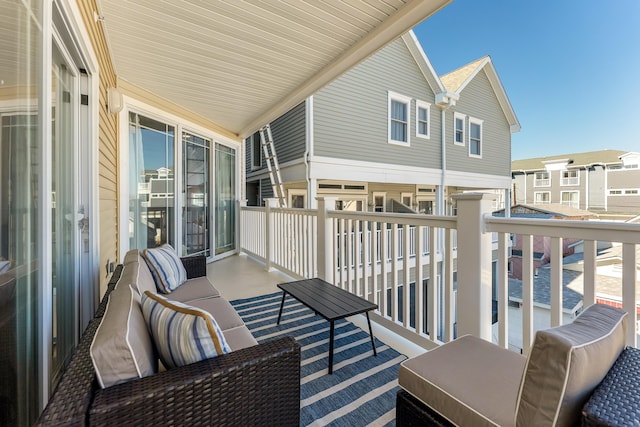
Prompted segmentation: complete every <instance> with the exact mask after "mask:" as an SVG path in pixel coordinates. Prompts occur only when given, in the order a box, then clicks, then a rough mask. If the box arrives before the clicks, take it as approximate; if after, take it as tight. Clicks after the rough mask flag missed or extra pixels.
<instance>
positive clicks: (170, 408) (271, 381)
mask: <svg viewBox="0 0 640 427" xmlns="http://www.w3.org/2000/svg"><path fill="white" fill-rule="evenodd" d="M182 262H183V264H184V266H185V269H186V271H187V278H188V280H187V282H186V284H185V285H183V286H184V289H182V290H181V293H178V292H177V291H176V295H174V296H175V297H176V300H177V299H182V301H181V302H185V301H186V302H188V303H192V304H194V305H200V306H202V307H204V308H205V309H207V308H208V309H209V310H213V309H215V310H222V311H226V312H227V313H225V314H224V316H227V317H228V318H230V319H231V320H234V319H235V318H238V319H239V316H237V314H236V313H235V312H231V311H233V309H232V308H231V305H230V304H229V303H228V302H227V301H226V300H224V299H223V297H222V296H220V294H219V292H218V291H217V290H216V289H215V288H214V287H213V285H212V284H210V282H208V280H206V260H205V258H204V257H190V258H183V259H182ZM145 268H147V267H146V265H145V263H144V261H141V257H140V254H138V253H137V251H130V252H129V253H127V255H126V256H125V260H124V263H123V264H122V265H119V266H118V267H117V268H116V271H115V273H114V274H113V276H112V278H111V280H110V282H109V285H108V289H107V292H106V294H105V296H104V298H103V299H102V302H101V303H100V305H99V307H98V309H97V310H96V314H95V318H94V319H93V320H91V321H90V322H89V325H88V326H87V327H86V329H85V331H84V333H83V335H82V337H81V339H80V342H79V344H78V346H77V347H76V350H75V352H74V354H73V356H72V358H71V361H70V363H69V365H68V367H67V368H66V371H65V372H64V374H63V376H62V378H61V380H60V382H59V383H58V386H57V388H56V390H55V391H54V392H53V395H52V396H51V398H50V399H49V402H48V404H47V407H46V408H45V410H44V412H43V413H42V414H41V416H40V419H39V420H38V423H37V425H42V426H45V425H46V426H52V425H78V426H80V425H107V424H108V425H118V424H120V425H221V426H222V425H234V426H236V425H274V426H275V425H277V426H285V425H291V426H293V425H296V426H297V425H299V420H300V346H299V344H297V342H296V341H295V340H294V339H293V338H290V337H285V338H280V339H275V340H272V341H269V342H265V343H262V344H257V343H256V341H255V339H253V337H252V336H251V334H250V333H249V332H248V329H247V328H246V326H244V325H243V324H242V325H238V324H237V321H235V323H234V324H232V325H231V326H229V327H228V328H227V329H226V330H223V333H224V335H225V339H227V341H228V343H229V345H230V347H231V350H232V351H231V352H230V353H228V354H224V355H221V356H218V357H214V358H211V359H207V360H203V361H200V362H196V363H192V364H189V365H186V366H182V367H178V368H173V369H170V370H162V369H160V370H159V371H157V372H153V373H152V374H150V375H147V376H144V377H143V378H134V379H129V380H121V381H119V383H117V384H115V385H111V386H108V387H106V388H102V387H101V386H100V385H101V384H102V381H103V379H104V378H106V377H107V376H108V375H109V373H105V372H104V371H103V372H102V376H101V377H100V381H99V380H98V378H97V375H96V368H94V362H95V360H94V361H92V357H94V359H95V358H96V357H97V356H96V354H95V348H92V344H93V345H94V346H95V343H94V342H95V341H98V340H99V339H97V338H96V335H97V334H96V331H98V334H99V333H100V331H99V329H104V327H103V328H100V325H101V324H102V323H103V321H104V323H108V322H109V320H105V318H107V319H109V316H110V315H111V317H113V313H114V312H117V310H116V309H117V307H116V303H118V302H119V301H120V298H121V296H119V295H120V294H123V293H124V292H125V291H127V292H130V291H129V290H128V289H127V288H133V286H130V285H133V283H132V282H135V281H144V280H148V277H150V275H148V274H147V271H145ZM138 285H139V286H140V283H138ZM146 285H148V283H147V284H146ZM181 288H182V286H181ZM214 299H215V300H214ZM109 301H111V302H109ZM108 302H109V304H108ZM229 310H231V311H229ZM212 314H213V313H212ZM214 317H215V316H214ZM216 320H218V319H217V318H216ZM224 323H225V321H224V320H223V321H222V323H221V329H225V328H224ZM227 323H229V322H227ZM126 329H129V325H128V323H127V326H126ZM147 332H148V331H147ZM247 334H248V335H247ZM143 338H144V337H143ZM145 340H146V338H145V339H136V340H135V341H136V343H132V345H134V346H135V345H139V344H140V343H139V342H138V341H141V342H143V343H144V342H146V341H145ZM131 341H133V340H131ZM107 362H108V361H107ZM114 362H117V361H114Z"/></svg>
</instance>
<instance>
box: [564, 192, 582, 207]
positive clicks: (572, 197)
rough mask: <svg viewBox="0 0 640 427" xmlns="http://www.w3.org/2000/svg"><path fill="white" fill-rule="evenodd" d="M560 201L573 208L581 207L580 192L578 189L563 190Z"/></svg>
mask: <svg viewBox="0 0 640 427" xmlns="http://www.w3.org/2000/svg"><path fill="white" fill-rule="evenodd" d="M560 203H562V204H563V205H567V206H571V207H573V208H579V207H580V193H579V192H578V191H562V192H561V193H560Z"/></svg>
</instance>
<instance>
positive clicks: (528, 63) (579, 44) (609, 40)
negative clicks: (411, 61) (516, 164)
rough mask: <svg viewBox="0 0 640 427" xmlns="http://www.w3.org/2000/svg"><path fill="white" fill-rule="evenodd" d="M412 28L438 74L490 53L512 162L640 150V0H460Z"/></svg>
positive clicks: (455, 0)
mask: <svg viewBox="0 0 640 427" xmlns="http://www.w3.org/2000/svg"><path fill="white" fill-rule="evenodd" d="M414 31H415V33H416V36H417V37H418V39H419V40H420V43H421V44H422V47H423V48H424V50H425V52H426V54H427V56H428V57H429V59H430V60H431V63H432V65H433V67H434V68H435V70H436V73H438V74H439V75H442V74H446V73H448V72H449V71H452V70H454V69H456V68H458V67H460V66H462V65H464V64H467V63H469V62H471V61H473V60H475V59H478V58H480V57H482V56H485V55H490V56H491V59H492V61H493V64H494V66H495V68H496V70H497V72H498V75H499V76H500V79H501V80H502V84H503V85H504V87H505V89H506V91H507V95H508V96H509V99H510V100H511V104H512V105H513V108H514V110H515V112H516V114H517V116H518V119H519V120H520V124H521V125H522V130H521V131H520V133H516V134H514V135H513V138H512V158H513V159H514V160H517V159H523V158H528V157H540V156H549V155H556V154H565V153H574V152H583V151H593V150H601V149H606V148H611V149H620V150H628V151H632V150H633V151H640V132H638V130H639V128H640V107H639V105H640V104H639V103H640V1H639V0H613V1H608V2H594V1H591V0H588V1H586V2H585V1H577V0H557V1H551V0H548V1H538V2H529V1H519V0H515V1H514V0H454V1H453V2H452V3H451V4H449V5H448V6H446V7H445V8H444V9H443V10H441V11H440V12H438V13H437V14H436V15H434V16H432V17H431V18H429V19H427V20H426V21H425V22H423V23H422V24H420V25H418V26H417V27H416V28H415V29H414Z"/></svg>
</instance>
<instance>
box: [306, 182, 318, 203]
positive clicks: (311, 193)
mask: <svg viewBox="0 0 640 427" xmlns="http://www.w3.org/2000/svg"><path fill="white" fill-rule="evenodd" d="M317 189H318V180H317V179H315V178H311V179H309V183H308V184H307V208H308V209H317V208H318V202H317V200H318V198H317V197H316V194H318V191H317Z"/></svg>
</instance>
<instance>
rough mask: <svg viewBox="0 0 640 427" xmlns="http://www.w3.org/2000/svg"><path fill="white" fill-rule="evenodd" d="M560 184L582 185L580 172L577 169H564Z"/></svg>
mask: <svg viewBox="0 0 640 427" xmlns="http://www.w3.org/2000/svg"><path fill="white" fill-rule="evenodd" d="M560 185H564V186H567V185H580V174H579V171H578V170H577V169H573V170H566V171H562V179H561V180H560Z"/></svg>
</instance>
